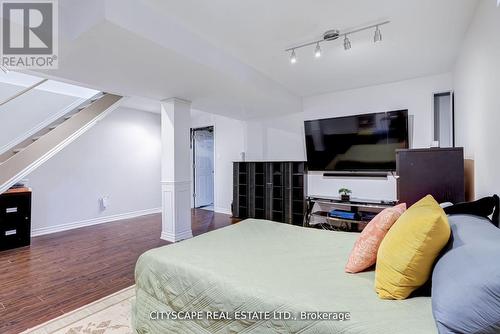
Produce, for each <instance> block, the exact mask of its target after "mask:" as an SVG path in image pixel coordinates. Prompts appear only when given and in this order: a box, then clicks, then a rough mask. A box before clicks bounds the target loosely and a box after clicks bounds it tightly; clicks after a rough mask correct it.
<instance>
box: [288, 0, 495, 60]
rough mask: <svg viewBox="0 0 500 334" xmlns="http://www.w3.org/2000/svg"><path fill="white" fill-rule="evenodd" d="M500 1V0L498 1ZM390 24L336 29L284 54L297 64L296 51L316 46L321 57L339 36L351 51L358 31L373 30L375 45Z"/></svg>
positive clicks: (291, 48) (315, 51)
mask: <svg viewBox="0 0 500 334" xmlns="http://www.w3.org/2000/svg"><path fill="white" fill-rule="evenodd" d="M498 1H500V0H498ZM389 23H391V21H382V22H379V23H375V24H372V25H369V26H364V27H360V28H356V29H350V30H346V31H339V30H336V29H332V30H328V31H327V32H325V33H324V34H323V38H322V39H320V40H316V41H312V42H308V43H304V44H300V45H295V46H292V47H290V48H288V49H286V50H285V51H286V52H291V54H290V63H292V64H295V63H296V62H297V56H296V54H295V50H296V49H300V48H304V47H307V46H310V45H316V48H315V50H314V56H315V57H316V58H319V57H321V55H322V50H321V46H320V44H321V43H323V42H331V41H335V40H337V39H338V38H339V37H340V36H342V35H344V49H345V50H350V49H351V47H352V46H351V40H350V39H349V36H350V35H352V34H355V33H358V32H360V31H364V30H368V29H373V28H375V35H374V36H373V41H374V42H375V43H377V42H381V41H382V31H381V30H380V27H381V26H383V25H386V24H389Z"/></svg>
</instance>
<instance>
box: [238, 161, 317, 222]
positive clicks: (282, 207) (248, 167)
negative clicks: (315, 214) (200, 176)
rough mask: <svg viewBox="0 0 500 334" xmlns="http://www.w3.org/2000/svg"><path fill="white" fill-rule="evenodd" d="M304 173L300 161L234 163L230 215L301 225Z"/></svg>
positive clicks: (302, 164)
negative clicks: (231, 213) (231, 212)
mask: <svg viewBox="0 0 500 334" xmlns="http://www.w3.org/2000/svg"><path fill="white" fill-rule="evenodd" d="M306 173H307V171H306V168H305V163H304V162H296V161H294V162H283V161H280V162H257V161H254V162H235V163H234V165H233V216H234V217H237V218H241V219H245V218H257V219H268V220H272V221H276V222H282V223H287V224H293V225H300V226H301V225H302V224H303V219H304V214H305V189H306V187H305V185H306Z"/></svg>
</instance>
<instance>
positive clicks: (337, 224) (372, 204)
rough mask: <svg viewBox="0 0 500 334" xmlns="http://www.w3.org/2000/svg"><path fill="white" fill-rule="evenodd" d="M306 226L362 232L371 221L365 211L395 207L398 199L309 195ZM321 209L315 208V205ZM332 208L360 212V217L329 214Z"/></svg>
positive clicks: (371, 211) (372, 211)
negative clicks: (343, 199) (365, 215)
mask: <svg viewBox="0 0 500 334" xmlns="http://www.w3.org/2000/svg"><path fill="white" fill-rule="evenodd" d="M306 202H307V208H306V216H305V218H304V226H305V227H316V228H322V229H328V230H341V231H349V232H360V231H361V230H362V229H363V228H364V227H365V226H366V225H367V224H368V222H369V219H368V220H367V219H366V218H364V215H363V214H361V213H363V212H370V213H378V212H380V211H382V210H384V209H386V208H390V207H393V206H395V205H396V204H397V202H396V201H390V200H365V199H358V198H351V200H350V201H342V199H341V198H339V197H328V196H314V195H311V196H307V198H306ZM316 204H318V205H319V207H320V208H319V210H315V205H316ZM331 208H339V209H343V210H346V211H350V212H355V213H359V214H360V215H359V216H360V217H361V218H360V219H340V218H334V217H329V216H328V211H329V210H330V209H331Z"/></svg>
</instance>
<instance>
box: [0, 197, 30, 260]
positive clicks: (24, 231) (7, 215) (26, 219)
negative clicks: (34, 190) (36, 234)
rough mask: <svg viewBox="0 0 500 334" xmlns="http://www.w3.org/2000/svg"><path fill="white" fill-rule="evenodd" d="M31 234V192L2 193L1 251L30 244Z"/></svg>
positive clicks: (0, 218) (0, 209)
mask: <svg viewBox="0 0 500 334" xmlns="http://www.w3.org/2000/svg"><path fill="white" fill-rule="evenodd" d="M30 234H31V192H30V191H25V192H7V193H5V194H2V195H0V251H2V250H6V249H12V248H17V247H23V246H28V245H29V244H30V241H31V235H30Z"/></svg>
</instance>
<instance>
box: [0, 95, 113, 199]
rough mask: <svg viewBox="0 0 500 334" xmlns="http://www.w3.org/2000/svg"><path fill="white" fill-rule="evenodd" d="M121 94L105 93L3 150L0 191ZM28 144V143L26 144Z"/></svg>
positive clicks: (50, 154)
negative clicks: (12, 147) (8, 149)
mask: <svg viewBox="0 0 500 334" xmlns="http://www.w3.org/2000/svg"><path fill="white" fill-rule="evenodd" d="M121 99H122V97H121V96H118V95H113V94H104V95H103V96H102V97H100V98H98V99H93V100H92V101H90V104H89V105H88V106H84V107H82V108H78V109H77V110H76V111H75V112H73V113H69V114H68V115H66V116H64V117H63V119H61V120H60V121H58V122H56V123H54V124H51V125H50V126H49V127H47V128H46V129H43V130H41V131H40V132H39V133H37V134H36V135H35V136H34V137H31V138H28V139H26V140H25V141H23V142H22V143H21V145H20V146H18V147H16V148H14V149H12V150H11V151H10V152H6V153H4V154H2V156H1V157H2V158H3V159H0V161H2V160H4V161H3V162H0V193H3V192H5V191H6V190H7V189H9V188H10V187H11V186H13V185H14V184H15V183H17V182H19V181H20V180H21V179H23V178H24V177H26V176H27V175H28V174H30V173H31V172H32V171H33V170H35V169H36V168H38V167H39V166H40V165H42V164H43V163H44V162H46V161H47V160H48V159H50V158H51V157H53V156H54V155H55V154H56V153H57V152H59V151H60V150H62V149H63V148H64V147H66V146H67V145H69V144H70V143H71V142H73V141H74V140H75V139H76V138H78V137H79V136H81V135H82V134H83V133H85V132H86V131H87V130H88V129H90V128H91V127H92V126H93V125H95V123H96V122H98V121H99V120H100V119H102V118H104V117H105V116H106V115H107V114H108V113H110V112H111V111H113V110H114V109H115V108H116V107H118V104H119V103H118V102H119V101H120V100H121ZM24 145H25V146H24Z"/></svg>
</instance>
